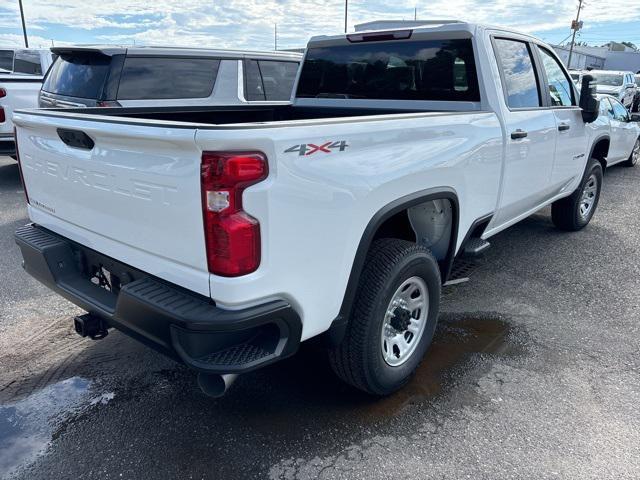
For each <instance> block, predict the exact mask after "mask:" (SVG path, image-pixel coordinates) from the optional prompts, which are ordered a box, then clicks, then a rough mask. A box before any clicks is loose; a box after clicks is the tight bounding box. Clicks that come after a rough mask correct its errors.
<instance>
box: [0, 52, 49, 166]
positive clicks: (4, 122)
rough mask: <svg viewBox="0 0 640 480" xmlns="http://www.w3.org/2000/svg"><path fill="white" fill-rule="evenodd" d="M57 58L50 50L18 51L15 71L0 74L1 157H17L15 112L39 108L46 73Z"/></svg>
mask: <svg viewBox="0 0 640 480" xmlns="http://www.w3.org/2000/svg"><path fill="white" fill-rule="evenodd" d="M54 59H55V55H54V54H53V53H51V51H50V50H49V49H44V48H42V49H39V48H31V49H20V50H16V51H15V54H14V58H13V63H12V69H13V70H12V71H11V72H4V73H0V155H9V156H12V157H14V158H15V154H16V146H15V142H14V140H13V122H12V121H11V117H12V115H13V111H14V110H16V109H19V108H35V107H37V106H38V94H39V93H40V88H42V79H43V77H44V73H46V71H47V69H48V68H49V67H50V66H51V63H52V62H53V60H54Z"/></svg>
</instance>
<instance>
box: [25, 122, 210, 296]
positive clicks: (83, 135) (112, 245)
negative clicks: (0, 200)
mask: <svg viewBox="0 0 640 480" xmlns="http://www.w3.org/2000/svg"><path fill="white" fill-rule="evenodd" d="M14 122H15V124H16V125H17V126H18V128H17V142H18V148H19V152H20V163H21V167H22V172H23V176H24V182H25V187H26V190H27V194H28V197H29V202H30V207H29V216H30V218H31V220H32V221H34V222H35V223H37V224H40V225H42V226H44V227H46V228H48V229H50V230H52V231H54V232H56V233H58V234H60V235H63V236H65V237H67V238H70V239H71V240H74V241H76V242H78V243H81V244H83V245H85V246H87V247H89V248H92V249H94V250H97V251H99V252H101V253H103V254H105V255H107V256H110V257H113V258H116V259H118V260H120V261H122V262H124V263H127V264H129V265H131V266H133V267H136V268H138V269H141V270H144V271H146V272H148V273H150V274H153V275H156V276H158V277H160V278H164V279H166V280H168V281H170V282H173V283H177V284H179V285H181V286H183V287H186V288H189V289H191V290H193V291H196V292H198V293H201V294H203V295H207V296H208V295H209V274H208V269H207V260H206V252H205V244H204V231H203V219H202V203H201V193H200V158H201V152H200V150H199V149H198V147H197V146H196V144H195V141H194V136H195V129H192V128H172V127H170V126H167V125H166V124H165V125H162V127H163V128H158V127H154V126H149V125H143V124H141V123H137V122H131V123H128V122H122V121H113V122H111V121H109V120H108V119H106V118H105V117H94V118H92V117H89V116H86V117H83V116H81V115H75V116H74V115H68V114H67V115H65V114H62V115H60V116H57V115H56V116H51V115H49V114H39V113H28V112H20V113H17V114H16V115H15V116H14ZM92 143H93V145H91V144H92Z"/></svg>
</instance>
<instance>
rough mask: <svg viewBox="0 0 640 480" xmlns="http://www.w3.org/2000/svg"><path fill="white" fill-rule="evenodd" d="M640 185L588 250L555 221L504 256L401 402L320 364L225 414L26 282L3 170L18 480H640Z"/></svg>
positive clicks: (256, 387) (511, 241) (505, 240)
mask: <svg viewBox="0 0 640 480" xmlns="http://www.w3.org/2000/svg"><path fill="white" fill-rule="evenodd" d="M639 184H640V167H638V168H635V169H628V168H624V167H614V168H612V169H610V170H609V171H608V172H607V175H606V176H605V183H604V190H603V195H602V198H601V201H600V206H599V208H598V212H597V213H596V216H595V218H594V219H593V221H592V222H591V224H590V225H589V226H588V227H587V229H586V230H584V231H582V232H578V233H571V234H567V233H562V232H559V231H557V230H555V229H554V227H553V225H552V224H551V221H550V215H549V212H548V211H542V212H541V213H539V214H537V215H535V216H533V217H531V218H529V219H527V220H525V221H523V222H521V223H520V224H518V225H516V226H515V227H513V228H511V229H510V230H508V231H506V232H503V233H502V234H500V235H498V236H497V237H494V239H493V240H492V248H491V249H490V250H489V252H488V253H487V254H486V255H485V257H484V258H483V259H482V260H481V261H479V262H478V264H477V265H476V267H475V269H474V270H473V272H472V274H471V276H470V281H469V282H468V283H465V284H462V285H459V286H455V287H447V288H446V290H445V292H444V300H443V306H442V310H443V313H442V315H441V318H440V324H439V327H438V331H437V334H436V339H435V343H434V345H433V347H432V349H431V351H430V353H429V355H428V356H427V358H426V359H425V361H424V362H423V364H422V366H421V367H420V368H419V370H418V373H417V375H416V377H415V378H414V380H413V381H412V382H411V383H410V385H408V386H407V387H406V388H405V389H404V390H403V391H401V392H399V393H398V394H396V395H394V396H392V397H390V398H386V399H383V400H377V399H372V398H370V397H367V396H366V395H364V394H360V393H358V392H355V391H353V390H352V389H350V388H349V387H347V386H345V385H343V384H342V383H340V382H339V381H338V380H337V379H336V378H335V377H334V376H333V374H332V372H331V370H330V369H329V367H328V364H327V362H326V361H325V358H324V356H323V355H322V352H321V351H317V350H315V349H314V348H312V347H309V346H307V347H306V348H303V349H302V350H301V352H300V353H299V354H298V355H296V356H295V357H293V358H291V359H289V360H287V361H285V362H283V363H281V364H276V365H274V366H271V367H268V368H266V369H264V370H261V371H258V372H255V373H251V374H247V375H245V376H243V377H240V379H239V380H238V381H237V382H236V384H235V385H234V386H233V388H232V389H231V390H230V392H229V393H228V395H227V396H225V397H223V398H221V399H218V400H213V399H210V398H207V397H205V396H204V395H203V394H202V393H201V392H200V391H199V389H198V388H197V386H196V383H195V377H194V375H193V374H192V373H191V372H190V371H188V370H187V369H185V368H183V367H181V366H179V365H176V364H174V363H173V362H171V361H170V360H167V359H165V358H164V357H162V356H160V355H159V354H156V353H155V352H152V351H151V350H149V349H147V348H145V347H143V346H141V345H139V344H137V343H135V342H134V341H132V340H130V339H128V338H127V337H125V336H123V335H121V334H119V333H117V332H112V333H110V334H109V336H108V337H107V338H106V339H104V340H102V341H99V342H93V341H91V340H84V339H81V338H80V337H78V336H77V335H75V333H73V332H72V317H73V315H74V314H76V313H77V312H78V310H77V309H76V308H75V307H74V306H73V305H71V304H69V303H67V302H66V301H64V300H63V299H61V298H59V297H57V296H56V295H54V294H52V293H51V292H49V291H48V290H47V289H46V288H44V287H42V286H40V285H39V284H38V283H37V282H36V281H34V280H32V279H31V278H30V277H28V276H27V275H26V274H25V273H24V272H23V271H22V269H21V267H20V258H19V251H18V249H17V247H16V246H15V244H14V242H13V237H12V235H13V231H14V230H15V229H16V227H18V226H20V225H22V224H24V223H26V221H27V218H26V209H25V206H24V196H23V192H22V189H21V186H20V180H19V174H18V170H17V166H16V164H15V162H13V161H12V160H10V159H8V158H2V159H0V247H1V249H2V250H1V251H2V255H0V305H1V308H0V366H1V367H2V368H0V477H2V478H16V479H30V480H31V479H51V478H56V479H64V478H74V479H83V478H131V479H146V478H176V479H177V478H180V479H185V478H221V479H244V478H272V479H310V478H327V479H334V478H335V479H345V478H362V479H377V478H385V479H389V478H392V479H394V478H448V479H450V478H473V479H484V478H486V479H495V478H501V479H507V478H535V479H544V478H571V479H576V478H580V479H587V478H594V479H596V478H597V479H603V478H616V479H620V478H638V477H640V415H639V414H638V405H639V404H640V327H639V324H640V322H639V321H640V300H639V293H640V291H639V288H638V286H639V285H638V279H639V278H640V276H639V274H640V235H639V234H638V232H640V189H639V187H638V186H639Z"/></svg>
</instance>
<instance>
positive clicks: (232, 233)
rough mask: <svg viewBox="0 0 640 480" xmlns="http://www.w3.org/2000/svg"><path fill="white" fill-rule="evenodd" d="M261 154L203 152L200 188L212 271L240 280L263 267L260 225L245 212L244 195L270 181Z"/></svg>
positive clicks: (210, 269)
mask: <svg viewBox="0 0 640 480" xmlns="http://www.w3.org/2000/svg"><path fill="white" fill-rule="evenodd" d="M267 174H268V166H267V158H266V157H265V156H264V154H262V153H259V152H239V153H235V152H204V153H203V154H202V166H201V176H200V179H201V186H202V209H203V215H204V231H205V242H206V247H207V263H208V266H209V271H210V272H211V273H213V274H215V275H221V276H224V277H237V276H240V275H246V274H247V273H251V272H253V271H255V270H256V269H257V268H258V266H259V265H260V223H259V222H258V220H256V219H255V218H253V217H252V216H251V215H249V214H247V213H246V212H245V211H244V210H243V209H242V192H243V191H244V190H245V189H246V188H247V187H248V186H250V185H254V184H256V183H258V182H260V181H262V180H264V179H265V178H267Z"/></svg>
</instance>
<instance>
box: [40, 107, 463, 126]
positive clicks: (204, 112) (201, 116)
mask: <svg viewBox="0 0 640 480" xmlns="http://www.w3.org/2000/svg"><path fill="white" fill-rule="evenodd" d="M433 111H434V110H419V109H416V110H408V109H389V108H377V109H375V108H361V107H335V108H334V107H300V106H293V105H265V106H242V107H238V106H216V107H211V106H205V107H155V108H140V107H134V108H123V107H118V108H73V109H69V108H64V109H63V108H51V109H43V110H41V112H42V114H43V115H57V114H63V115H64V116H73V115H77V114H82V115H83V116H85V115H91V116H93V115H97V116H100V117H118V118H123V119H124V118H126V119H136V120H160V121H163V122H172V123H174V122H180V123H191V124H194V123H195V124H200V125H234V124H246V123H264V122H279V121H291V120H313V119H332V118H345V117H363V116H378V115H397V114H402V113H426V112H433ZM30 113H31V114H34V115H37V114H38V113H36V112H30ZM451 113H453V112H451ZM457 113H460V112H457Z"/></svg>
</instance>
